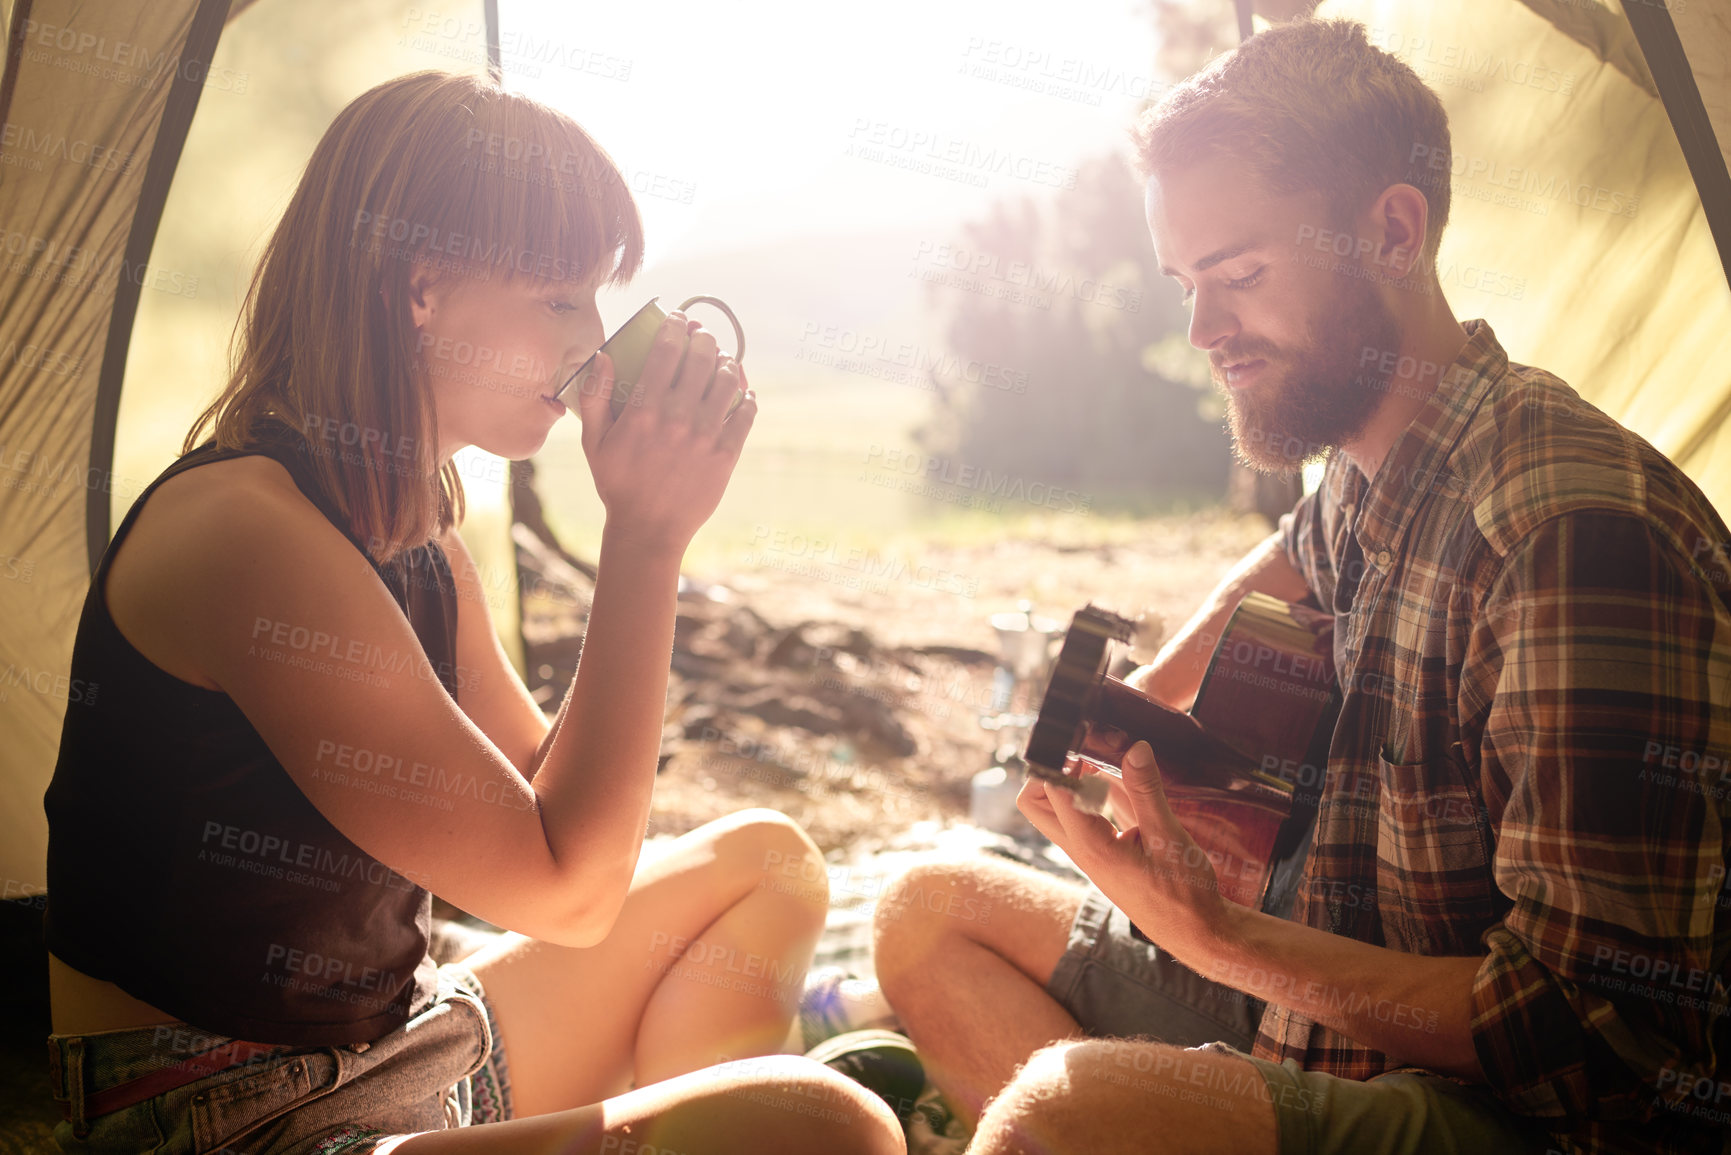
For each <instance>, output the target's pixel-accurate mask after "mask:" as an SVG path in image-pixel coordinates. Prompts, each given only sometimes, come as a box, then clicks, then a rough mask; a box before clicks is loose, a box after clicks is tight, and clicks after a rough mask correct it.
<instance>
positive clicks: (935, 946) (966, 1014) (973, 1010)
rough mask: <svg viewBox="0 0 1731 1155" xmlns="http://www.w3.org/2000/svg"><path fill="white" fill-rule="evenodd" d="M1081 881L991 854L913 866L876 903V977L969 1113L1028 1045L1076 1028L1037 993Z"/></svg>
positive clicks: (1063, 937)
mask: <svg viewBox="0 0 1731 1155" xmlns="http://www.w3.org/2000/svg"><path fill="white" fill-rule="evenodd" d="M1083 894H1084V891H1083V890H1082V889H1081V888H1080V887H1077V886H1072V885H1068V884H1066V883H1063V882H1060V881H1058V880H1056V879H1054V878H1052V877H1051V876H1050V875H1045V874H1041V873H1039V872H1037V871H1034V870H1029V869H1027V868H1025V867H1020V866H1016V865H1014V864H1012V863H1008V862H1004V861H1002V860H999V859H995V858H986V857H982V858H978V859H971V860H968V861H966V862H961V863H934V864H929V865H922V866H916V867H914V868H913V869H911V870H909V871H908V872H907V873H906V874H904V875H902V876H901V877H900V878H897V879H896V880H895V881H894V882H893V883H891V885H890V887H889V888H888V889H887V890H886V891H885V893H884V897H883V899H882V900H881V901H880V902H879V903H878V909H877V916H876V919H875V925H874V927H873V930H874V935H875V959H876V966H877V975H878V982H879V984H880V985H881V986H882V988H883V992H884V995H885V997H886V998H887V999H888V1000H889V1003H890V1005H891V1006H892V1007H894V1008H895V1011H896V1014H897V1015H898V1016H899V1017H900V1018H901V1022H902V1027H903V1029H904V1030H905V1031H906V1032H907V1034H908V1037H909V1038H911V1039H912V1040H913V1041H914V1045H915V1046H917V1047H918V1048H919V1049H920V1057H921V1060H922V1062H924V1064H925V1067H926V1072H927V1074H928V1075H929V1076H930V1077H931V1079H932V1081H933V1082H934V1083H936V1084H937V1086H938V1088H939V1089H940V1090H941V1091H943V1093H944V1097H945V1098H946V1099H947V1100H948V1101H949V1104H950V1106H951V1107H952V1108H954V1109H955V1110H956V1112H957V1113H958V1114H959V1115H961V1116H962V1117H963V1118H965V1119H966V1120H967V1121H968V1122H969V1123H972V1122H974V1121H975V1120H976V1119H978V1118H979V1117H980V1112H981V1110H982V1109H983V1107H984V1106H985V1103H986V1101H987V1100H989V1099H990V1098H991V1097H992V1096H993V1095H995V1094H997V1093H998V1091H999V1090H1000V1089H1002V1088H1003V1087H1004V1085H1005V1084H1007V1083H1008V1082H1009V1081H1010V1078H1011V1076H1012V1075H1014V1074H1015V1071H1016V1068H1017V1067H1019V1066H1021V1065H1022V1064H1023V1063H1024V1062H1026V1061H1027V1060H1028V1057H1029V1056H1030V1055H1032V1054H1033V1053H1034V1052H1035V1051H1037V1050H1039V1049H1040V1048H1041V1047H1043V1046H1045V1045H1046V1044H1048V1043H1052V1042H1055V1041H1057V1040H1059V1039H1066V1038H1072V1037H1074V1036H1076V1035H1078V1034H1079V1033H1080V1029H1079V1028H1078V1027H1077V1025H1076V1020H1075V1019H1073V1018H1071V1017H1070V1015H1069V1014H1068V1013H1067V1012H1066V1011H1065V1010H1064V1008H1063V1007H1061V1006H1059V1005H1058V1003H1057V1002H1056V1001H1055V1000H1054V999H1053V998H1052V997H1051V996H1050V995H1048V994H1047V993H1046V983H1047V981H1048V980H1049V979H1050V978H1051V977H1052V971H1053V969H1054V968H1056V966H1057V965H1058V960H1059V959H1060V958H1062V957H1063V954H1064V948H1065V945H1066V943H1067V941H1068V939H1069V933H1070V924H1071V923H1072V922H1073V921H1075V917H1076V911H1077V909H1078V908H1079V907H1080V906H1081V904H1082V896H1083Z"/></svg>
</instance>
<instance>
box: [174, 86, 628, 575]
mask: <svg viewBox="0 0 1731 1155" xmlns="http://www.w3.org/2000/svg"><path fill="white" fill-rule="evenodd" d="M642 262H643V226H642V221H641V218H640V217H639V216H638V213H637V206H636V203H635V202H634V201H633V200H632V198H631V193H630V190H629V189H628V188H627V187H626V184H625V180H624V178H623V177H622V176H621V174H620V172H619V169H618V167H617V166H616V165H615V164H614V163H613V161H612V159H611V158H610V157H608V155H607V154H606V152H605V151H603V150H602V149H601V147H600V146H599V145H597V144H596V143H595V142H594V141H593V140H592V139H590V137H589V135H588V134H587V133H585V132H584V131H583V129H582V128H580V127H578V125H577V124H576V122H575V121H573V120H571V119H570V118H569V117H567V116H565V115H564V114H562V113H560V112H558V111H557V110H555V109H552V108H549V107H548V106H546V105H544V104H541V103H539V102H537V101H534V100H531V99H529V98H527V97H524V96H520V95H517V94H514V93H509V92H506V91H504V90H503V89H501V88H499V87H498V86H497V85H496V84H494V83H492V82H491V81H488V80H486V79H484V78H480V77H475V76H463V75H454V74H450V73H444V72H417V73H413V74H411V75H408V76H401V77H398V78H396V79H395V80H389V81H386V82H385V83H383V84H381V85H379V86H378V87H376V88H373V89H371V90H370V91H368V92H366V93H364V94H362V95H361V96H359V97H357V98H356V99H355V100H354V101H353V102H352V103H351V104H350V105H349V106H348V107H347V108H345V109H343V110H342V112H340V113H339V114H338V115H337V117H336V119H335V120H334V121H333V122H332V123H331V126H330V128H329V129H327V130H326V132H325V134H324V137H323V139H321V140H320V141H319V143H318V147H317V148H315V149H314V150H313V155H312V159H311V160H309V161H308V162H307V168H306V172H305V173H304V174H303V175H302V177H301V181H300V185H299V187H298V188H296V189H295V192H294V196H293V197H292V198H291V199H290V201H289V204H288V208H287V209H286V210H285V211H284V213H283V217H282V220H281V222H280V223H279V224H278V225H277V228H276V231H275V233H274V234H272V236H271V239H270V242H269V244H268V245H266V247H265V251H264V255H263V257H262V258H261V259H260V261H259V265H258V269H257V271H256V272H255V273H254V274H253V279H252V284H251V286H250V287H249V288H248V290H247V295H246V302H245V304H244V305H243V307H242V310H241V315H240V319H239V321H238V322H237V323H236V326H235V336H234V342H233V352H232V361H233V369H232V372H231V374H230V376H229V381H228V385H227V387H226V388H225V389H224V390H223V392H222V395H221V396H219V397H218V398H217V399H216V401H214V402H213V403H212V404H211V405H210V407H209V408H207V409H206V410H205V411H204V412H203V413H202V414H200V416H199V418H198V420H197V421H196V422H194V423H193V426H192V429H191V430H190V431H189V432H188V433H187V436H186V440H185V442H184V444H183V445H182V447H181V452H182V453H186V452H189V451H190V450H192V449H193V448H194V447H195V446H196V445H197V444H198V442H199V438H200V435H201V434H202V433H203V432H204V430H205V429H206V427H207V426H209V427H211V436H212V439H213V440H214V441H215V443H216V444H217V445H219V446H222V447H225V448H235V449H238V448H244V447H247V446H250V445H252V444H254V443H255V442H256V441H257V440H258V439H259V437H260V436H261V434H262V432H263V429H264V426H265V424H266V423H267V422H277V423H279V424H281V425H286V426H288V427H289V428H290V429H292V430H294V431H295V432H297V433H299V434H300V435H301V436H303V437H304V438H305V439H306V440H307V442H308V444H309V446H310V448H311V449H312V452H311V454H310V455H309V459H310V461H311V462H312V465H313V468H314V471H315V473H316V475H317V477H318V480H319V484H320V486H321V487H322V488H323V489H324V491H325V493H326V495H327V496H328V497H329V498H330V499H331V501H332V502H333V503H334V504H335V505H336V507H337V508H338V509H339V510H341V512H342V514H343V516H344V517H346V518H347V519H348V522H349V528H350V530H351V531H352V532H353V533H354V535H355V536H356V537H357V538H359V539H360V540H361V541H363V542H366V543H368V551H369V552H370V553H371V554H372V556H373V558H374V560H375V561H377V562H378V563H379V564H381V565H382V564H385V563H387V562H389V561H391V560H393V559H394V558H396V557H397V556H398V555H399V554H401V553H402V552H403V551H405V550H408V549H413V548H415V547H417V546H419V545H421V544H423V543H424V542H426V541H427V540H428V539H429V538H431V537H432V536H434V535H435V534H436V533H438V532H441V531H443V530H444V529H446V528H448V527H449V526H450V525H452V524H453V523H456V522H460V521H461V520H462V517H463V487H462V481H461V479H460V478H459V477H458V472H457V468H456V466H455V465H453V464H451V463H449V462H447V463H446V464H445V465H444V466H443V467H438V466H437V465H436V456H435V455H436V453H437V446H438V444H439V440H438V429H437V422H436V418H435V414H434V410H433V405H432V402H431V399H430V397H429V396H427V395H426V394H425V393H424V392H423V388H424V386H423V385H422V384H420V383H418V382H417V380H416V372H415V366H416V355H417V350H416V348H415V339H414V333H415V328H414V325H413V322H412V321H411V319H410V313H409V300H408V298H409V278H410V273H411V270H412V269H414V268H415V267H417V266H421V267H424V268H429V269H431V270H433V271H434V272H435V274H436V275H452V274H455V275H464V276H477V277H483V278H485V277H500V278H502V279H505V280H510V279H512V278H516V277H537V278H547V279H551V280H568V281H574V282H586V283H593V282H600V281H605V282H607V283H613V284H621V283H623V282H625V281H626V280H629V279H630V277H631V276H632V275H633V274H634V273H635V272H636V271H637V269H638V267H639V266H640V265H641V264H642ZM603 270H605V274H604V276H598V275H597V274H598V273H602V271H603Z"/></svg>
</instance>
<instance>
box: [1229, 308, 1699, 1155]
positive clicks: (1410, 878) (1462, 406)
mask: <svg viewBox="0 0 1731 1155" xmlns="http://www.w3.org/2000/svg"><path fill="white" fill-rule="evenodd" d="M1465 327H1466V329H1467V331H1468V333H1469V334H1470V336H1471V339H1470V340H1469V342H1468V343H1467V345H1466V347H1465V348H1464V349H1463V350H1462V351H1461V354H1460V357H1459V359H1458V360H1457V361H1456V362H1455V363H1454V365H1453V366H1451V367H1450V369H1449V370H1448V372H1447V373H1446V374H1445V375H1444V379H1443V381H1442V383H1441V384H1440V385H1439V386H1438V388H1437V390H1436V392H1435V393H1434V395H1433V396H1432V397H1431V398H1430V400H1429V401H1428V402H1427V403H1426V405H1425V407H1424V408H1423V410H1422V411H1421V412H1420V413H1419V414H1418V416H1417V417H1416V418H1415V419H1414V421H1413V423H1412V425H1411V426H1410V427H1408V429H1407V430H1406V432H1405V434H1404V435H1403V436H1402V437H1401V438H1400V440H1399V441H1398V442H1397V443H1396V444H1395V446H1394V447H1393V449H1392V451H1391V452H1390V454H1389V457H1388V459H1387V461H1386V462H1385V463H1384V464H1383V466H1382V468H1381V470H1380V471H1379V472H1378V473H1377V475H1376V477H1375V479H1374V480H1371V481H1367V480H1366V478H1365V476H1364V474H1363V473H1361V472H1360V471H1359V470H1358V469H1357V467H1355V466H1354V465H1352V464H1351V463H1350V462H1348V461H1347V460H1346V459H1345V458H1344V457H1342V456H1341V455H1340V454H1338V453H1337V454H1334V455H1333V456H1332V458H1331V459H1330V460H1329V462H1328V467H1327V470H1326V472H1325V473H1324V476H1323V481H1322V485H1321V488H1320V489H1319V490H1318V491H1317V492H1316V493H1314V494H1311V495H1309V496H1307V497H1305V498H1304V499H1303V500H1301V501H1300V502H1299V503H1298V505H1297V506H1296V507H1295V508H1294V509H1293V511H1292V512H1291V513H1289V514H1287V515H1286V516H1285V517H1283V518H1282V519H1281V533H1282V535H1283V538H1284V543H1285V546H1286V551H1287V555H1288V557H1289V559H1290V560H1291V561H1292V563H1293V565H1295V566H1296V567H1297V568H1298V570H1299V571H1300V572H1301V573H1302V574H1303V575H1304V578H1305V581H1306V583H1307V584H1308V585H1309V587H1310V590H1311V594H1312V596H1313V597H1314V598H1315V599H1316V601H1317V603H1318V604H1319V605H1321V606H1322V607H1324V608H1332V609H1333V611H1334V613H1335V614H1336V615H1337V617H1336V633H1335V660H1336V668H1337V671H1338V674H1339V677H1340V683H1341V690H1342V694H1343V698H1344V702H1343V708H1342V710H1341V715H1340V722H1339V725H1338V726H1337V728H1336V730H1335V732H1334V742H1333V746H1332V748H1331V750H1330V753H1329V761H1328V768H1327V773H1326V775H1325V777H1324V782H1323V789H1322V798H1321V802H1320V804H1319V807H1318V812H1317V826H1316V841H1315V845H1314V847H1313V849H1312V851H1311V855H1310V860H1309V863H1308V864H1307V866H1306V868H1305V876H1304V883H1303V886H1302V889H1301V892H1300V895H1299V899H1298V903H1297V907H1296V910H1295V911H1294V914H1293V918H1294V919H1296V920H1297V921H1299V922H1302V923H1305V924H1308V925H1310V926H1314V927H1319V928H1321V929H1323V930H1327V931H1330V932H1332V933H1334V934H1340V935H1346V936H1349V937H1351V938H1355V939H1359V940H1361V941H1364V942H1369V943H1374V944H1377V945H1379V946H1385V947H1388V948H1390V949H1392V950H1397V951H1410V952H1412V953H1415V954H1424V955H1472V956H1479V957H1483V959H1484V964H1483V965H1482V966H1481V967H1480V968H1479V971H1478V975H1477V977H1476V979H1475V980H1474V983H1473V989H1472V1015H1473V1018H1472V1032H1473V1042H1474V1045H1475V1048H1476V1050H1477V1052H1478V1057H1479V1060H1480V1062H1481V1064H1482V1065H1483V1067H1484V1071H1485V1075H1486V1078H1487V1082H1488V1083H1489V1085H1490V1087H1491V1089H1492V1090H1494V1091H1495V1093H1496V1094H1497V1095H1498V1096H1499V1097H1500V1099H1501V1100H1502V1102H1503V1103H1504V1104H1506V1105H1507V1106H1508V1108H1509V1109H1510V1110H1511V1111H1513V1112H1515V1113H1517V1114H1520V1115H1525V1116H1532V1117H1535V1118H1536V1119H1538V1120H1539V1121H1540V1122H1542V1123H1543V1124H1544V1125H1545V1126H1546V1127H1547V1128H1549V1129H1550V1130H1551V1131H1552V1132H1553V1133H1555V1134H1556V1136H1557V1137H1558V1141H1559V1144H1558V1145H1559V1146H1560V1147H1562V1148H1563V1149H1566V1150H1573V1151H1721V1150H1731V1138H1728V1136H1731V1030H1728V1029H1727V1025H1726V1024H1727V1022H1728V1019H1727V1017H1726V1015H1727V1010H1728V1009H1731V998H1728V994H1727V986H1728V985H1731V970H1728V966H1727V954H1728V951H1731V889H1728V888H1727V887H1726V885H1725V884H1726V878H1725V867H1726V862H1727V837H1728V834H1727V832H1728V830H1731V824H1728V822H1727V819H1728V818H1731V706H1728V703H1731V573H1728V572H1727V571H1731V560H1728V555H1731V545H1728V537H1731V535H1728V533H1727V530H1726V527H1725V523H1724V522H1723V521H1721V520H1720V518H1719V517H1718V515H1717V514H1715V513H1714V511H1713V509H1712V507H1711V506H1710V505H1709V504H1708V502H1707V500H1706V498H1705V497H1703V496H1702V494H1701V493H1700V491H1699V490H1698V489H1697V488H1696V487H1695V486H1694V485H1693V484H1692V483H1691V482H1690V481H1689V480H1688V479H1687V478H1686V477H1685V476H1684V475H1683V474H1682V473H1681V471H1679V470H1678V469H1677V467H1676V466H1674V465H1672V464H1671V462H1670V461H1668V460H1666V459H1665V458H1664V457H1663V456H1661V455H1660V453H1659V452H1658V451H1657V450H1655V449H1654V448H1653V447H1652V446H1650V445H1648V444H1647V443H1646V442H1645V441H1643V440H1641V438H1639V437H1637V436H1635V435H1634V434H1633V433H1630V432H1629V431H1628V430H1626V429H1624V428H1622V427H1621V426H1619V425H1618V424H1617V423H1616V422H1614V421H1612V420H1611V419H1610V418H1609V417H1607V416H1605V415H1604V414H1603V413H1601V412H1599V411H1598V410H1597V409H1594V408H1593V407H1592V406H1590V405H1588V404H1586V403H1585V402H1584V401H1582V400H1581V399H1580V398H1579V396H1577V395H1576V393H1575V392H1574V391H1573V390H1571V389H1570V388H1569V387H1568V386H1567V385H1565V384H1563V383H1562V382H1561V381H1559V380H1557V379H1556V378H1555V377H1553V376H1551V375H1550V374H1548V373H1545V372H1544V371H1542V370H1538V369H1532V368H1528V367H1526V366H1522V365H1511V364H1510V363H1509V361H1508V357H1507V355H1506V354H1505V353H1504V352H1503V349H1502V347H1501V346H1500V345H1499V344H1498V343H1497V340H1496V337H1495V336H1494V335H1493V334H1492V332H1491V330H1490V326H1488V325H1486V324H1485V323H1484V322H1482V321H1468V322H1466V325H1465ZM1256 1053H1257V1054H1258V1055H1260V1056H1263V1057H1265V1058H1270V1059H1274V1060H1276V1061H1279V1060H1281V1059H1285V1058H1292V1059H1295V1060H1297V1061H1298V1063H1299V1064H1300V1065H1301V1066H1303V1067H1305V1068H1307V1069H1314V1070H1320V1071H1326V1072H1329V1073H1332V1074H1336V1075H1340V1076H1343V1077H1347V1078H1353V1079H1367V1078H1370V1077H1372V1076H1374V1075H1377V1074H1381V1073H1383V1072H1386V1071H1390V1070H1395V1069H1398V1065H1397V1064H1395V1063H1394V1062H1392V1061H1391V1060H1390V1059H1389V1058H1388V1057H1387V1056H1385V1055H1384V1054H1382V1053H1381V1052H1379V1051H1375V1050H1372V1049H1370V1048H1368V1047H1365V1046H1362V1045H1360V1044H1358V1043H1356V1042H1354V1041H1353V1040H1351V1039H1349V1038H1347V1037H1346V1036H1344V1035H1342V1034H1339V1033H1338V1032H1336V1031H1333V1030H1331V1029H1329V1028H1326V1027H1322V1026H1318V1025H1316V1024H1314V1023H1312V1022H1311V1021H1310V1020H1308V1019H1306V1018H1304V1017H1303V1016H1301V1015H1298V1014H1295V1013H1293V1012H1291V1011H1287V1010H1284V1009H1281V1008H1279V1007H1273V1006H1271V1007H1270V1008H1269V1009H1268V1011H1267V1014H1266V1015H1265V1017H1264V1018H1263V1020H1262V1029H1261V1033H1260V1036H1259V1037H1258V1039H1257V1043H1256Z"/></svg>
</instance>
